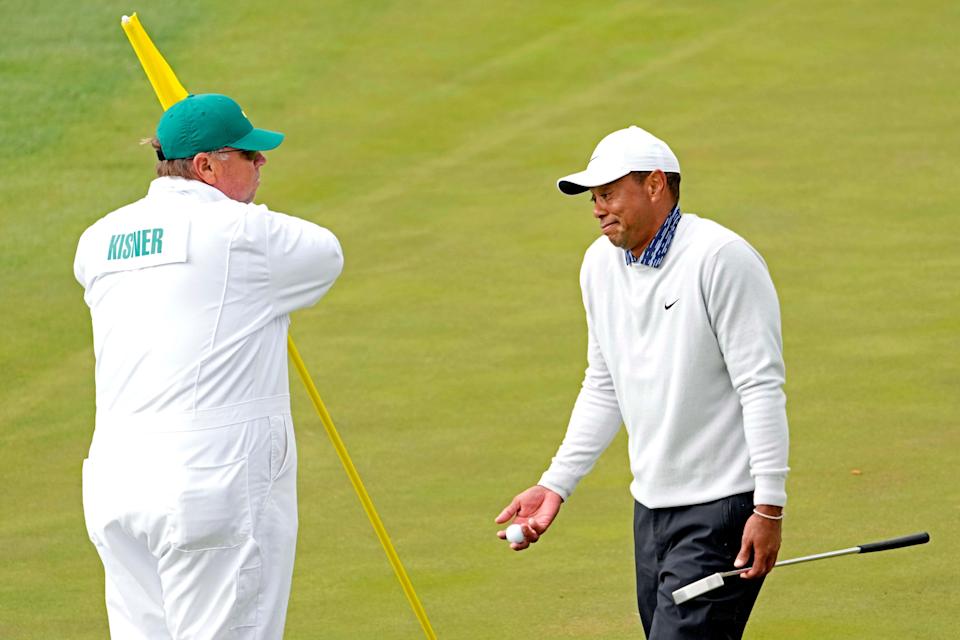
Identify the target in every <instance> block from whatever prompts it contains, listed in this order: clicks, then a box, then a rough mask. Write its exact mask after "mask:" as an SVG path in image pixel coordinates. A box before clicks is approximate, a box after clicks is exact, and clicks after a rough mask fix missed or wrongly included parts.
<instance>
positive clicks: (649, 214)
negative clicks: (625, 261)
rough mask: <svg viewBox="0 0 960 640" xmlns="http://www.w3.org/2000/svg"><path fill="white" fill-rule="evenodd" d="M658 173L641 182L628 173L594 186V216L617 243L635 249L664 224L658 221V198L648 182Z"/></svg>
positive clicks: (642, 244) (608, 237) (592, 191)
mask: <svg viewBox="0 0 960 640" xmlns="http://www.w3.org/2000/svg"><path fill="white" fill-rule="evenodd" d="M654 175H655V174H651V175H649V176H647V177H646V179H645V180H644V181H643V182H642V183H641V182H638V181H637V180H636V178H634V177H633V176H631V175H629V174H627V175H625V176H623V177H622V178H620V179H619V180H615V181H613V182H610V183H608V184H605V185H602V186H599V187H593V188H592V189H590V193H592V194H593V197H592V198H591V200H592V201H593V216H594V217H595V218H596V219H597V220H598V221H599V222H600V230H601V231H602V232H603V235H605V236H607V239H608V240H610V242H612V243H613V244H614V246H617V247H620V248H621V249H627V250H633V249H636V248H643V247H645V246H646V245H647V243H649V242H650V240H651V239H652V238H653V236H654V234H656V232H657V229H658V228H659V227H660V225H661V224H662V223H663V220H658V216H657V212H656V210H655V207H654V206H653V205H654V202H655V198H653V197H651V196H652V195H653V194H651V189H650V186H651V185H649V184H648V182H649V181H650V179H651V178H653V177H654Z"/></svg>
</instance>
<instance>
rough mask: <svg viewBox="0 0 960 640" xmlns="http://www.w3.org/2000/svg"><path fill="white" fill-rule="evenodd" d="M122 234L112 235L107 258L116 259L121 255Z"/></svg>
mask: <svg viewBox="0 0 960 640" xmlns="http://www.w3.org/2000/svg"><path fill="white" fill-rule="evenodd" d="M122 238H123V236H122V235H119V236H110V249H109V250H108V251H107V260H116V259H117V258H119V257H120V240H121V239H122Z"/></svg>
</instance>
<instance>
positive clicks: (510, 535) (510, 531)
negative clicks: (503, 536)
mask: <svg viewBox="0 0 960 640" xmlns="http://www.w3.org/2000/svg"><path fill="white" fill-rule="evenodd" d="M524 540H526V538H524V537H523V529H522V528H521V527H520V525H518V524H512V525H510V526H509V527H507V541H509V542H513V543H516V544H520V543H521V542H523V541H524Z"/></svg>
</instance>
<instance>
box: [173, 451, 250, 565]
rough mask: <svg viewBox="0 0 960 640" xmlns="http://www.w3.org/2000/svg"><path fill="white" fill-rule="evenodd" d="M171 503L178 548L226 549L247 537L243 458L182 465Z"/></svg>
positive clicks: (244, 463) (247, 510) (175, 545)
mask: <svg viewBox="0 0 960 640" xmlns="http://www.w3.org/2000/svg"><path fill="white" fill-rule="evenodd" d="M178 476H179V486H178V487H177V497H176V501H175V503H174V514H173V532H174V533H173V546H174V547H175V548H176V549H179V550H180V551H206V550H209V549H229V548H233V547H236V546H238V545H240V544H241V543H243V542H244V541H245V540H246V539H247V538H249V537H250V531H251V522H250V495H249V486H248V482H247V459H246V458H241V459H239V460H235V461H234V462H229V463H226V464H221V465H215V466H204V467H183V468H181V469H180V470H179V473H178Z"/></svg>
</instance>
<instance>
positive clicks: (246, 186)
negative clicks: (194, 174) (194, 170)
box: [205, 147, 267, 202]
mask: <svg viewBox="0 0 960 640" xmlns="http://www.w3.org/2000/svg"><path fill="white" fill-rule="evenodd" d="M218 156H219V157H218ZM221 158H222V159H221ZM266 162H267V157H266V156H265V155H263V154H262V153H260V152H259V151H241V150H240V149H231V148H229V147H228V148H225V149H221V150H220V151H219V153H217V154H214V155H211V156H210V165H211V168H212V170H213V175H212V179H213V181H212V182H211V181H206V180H205V181H206V182H207V183H208V184H210V185H211V186H213V187H216V188H217V189H219V190H220V191H222V192H223V193H224V195H226V196H227V197H228V198H231V199H233V200H237V201H239V202H253V197H254V196H255V195H256V194H257V187H259V186H260V167H262V166H263V165H264V164H266Z"/></svg>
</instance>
